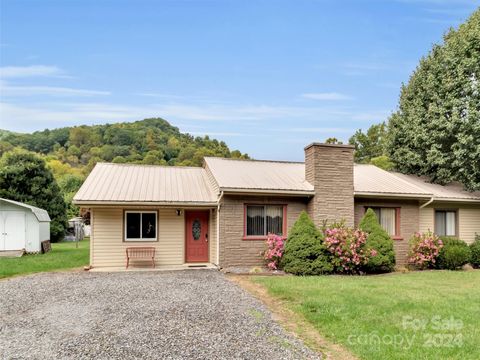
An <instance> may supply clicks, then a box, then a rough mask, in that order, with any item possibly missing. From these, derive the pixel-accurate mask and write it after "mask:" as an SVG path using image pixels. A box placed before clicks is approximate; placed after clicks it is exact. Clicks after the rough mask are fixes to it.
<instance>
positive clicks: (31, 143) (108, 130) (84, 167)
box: [0, 118, 248, 175]
mask: <svg viewBox="0 0 480 360" xmlns="http://www.w3.org/2000/svg"><path fill="white" fill-rule="evenodd" d="M14 147H21V148H24V149H27V150H29V151H33V152H36V153H39V154H42V155H44V156H46V160H47V164H48V163H49V162H50V161H51V160H58V161H60V162H61V163H63V164H66V165H67V166H71V167H72V168H75V169H78V170H80V172H81V173H82V174H83V175H86V174H88V172H89V171H90V170H91V169H92V168H93V166H94V165H95V163H97V162H99V161H107V162H116V163H126V162H128V163H142V164H159V165H180V166H187V165H188V166H200V165H201V164H202V159H203V157H204V156H221V157H235V158H248V155H246V154H242V153H241V152H240V151H238V150H234V151H230V149H229V148H228V146H227V144H225V143H224V142H223V141H218V140H214V139H210V138H209V137H208V136H205V137H193V136H191V135H189V134H183V133H181V132H180V131H179V129H178V128H176V127H174V126H172V125H170V124H169V123H168V122H167V121H166V120H163V119H160V118H155V119H145V120H141V121H136V122H131V123H116V124H106V125H93V126H75V127H64V128H59V129H53V130H48V129H47V130H44V131H37V132H34V133H32V134H19V133H12V132H8V131H4V130H0V155H1V153H3V152H5V151H8V150H11V149H13V148H14Z"/></svg>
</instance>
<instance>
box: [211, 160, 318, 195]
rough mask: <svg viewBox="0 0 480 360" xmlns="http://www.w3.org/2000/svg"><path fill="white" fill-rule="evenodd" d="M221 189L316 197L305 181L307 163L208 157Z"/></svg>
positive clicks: (311, 187)
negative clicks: (302, 194) (312, 195)
mask: <svg viewBox="0 0 480 360" xmlns="http://www.w3.org/2000/svg"><path fill="white" fill-rule="evenodd" d="M205 163H206V164H207V167H208V169H209V170H210V171H211V172H212V175H213V177H214V178H215V180H216V182H217V184H218V186H219V188H220V190H223V191H243V192H248V191H265V192H269V191H272V192H283V193H299V194H301V193H304V194H310V193H312V194H313V190H314V189H313V186H312V184H310V183H309V182H308V181H306V180H305V164H304V163H296V162H286V161H259V160H239V159H223V158H215V157H206V158H205Z"/></svg>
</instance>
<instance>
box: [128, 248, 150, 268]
mask: <svg viewBox="0 0 480 360" xmlns="http://www.w3.org/2000/svg"><path fill="white" fill-rule="evenodd" d="M126 254H127V267H126V268H127V269H128V265H129V264H130V260H134V259H148V260H150V259H151V261H152V267H153V268H154V267H155V248H154V247H152V246H143V247H140V246H136V247H128V248H127V249H126Z"/></svg>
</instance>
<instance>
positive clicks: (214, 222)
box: [74, 143, 480, 268]
mask: <svg viewBox="0 0 480 360" xmlns="http://www.w3.org/2000/svg"><path fill="white" fill-rule="evenodd" d="M353 151H354V149H353V147H352V146H349V145H336V144H320V143H313V144H310V145H308V146H307V147H306V148H305V162H304V163H299V162H283V161H258V160H235V159H222V158H211V157H207V158H205V161H204V165H203V167H202V168H192V167H164V166H148V165H131V164H105V163H99V164H97V165H96V166H95V168H94V169H93V171H92V172H91V174H90V175H89V176H88V178H87V180H86V181H85V183H84V184H83V186H82V187H81V189H80V190H79V191H78V193H77V194H76V195H75V197H74V203H75V204H77V205H79V206H81V207H82V208H88V209H89V210H90V212H91V224H92V233H91V245H90V246H91V251H90V263H91V265H92V266H93V267H108V266H123V265H124V263H125V248H126V247H131V246H146V245H148V246H153V247H155V248H156V254H157V255H156V262H157V265H158V266H162V265H182V266H189V265H197V266H198V265H208V264H214V265H217V266H220V267H222V268H226V267H233V266H258V265H261V264H262V258H261V256H260V252H261V251H262V250H264V248H265V244H264V239H265V236H266V234H267V233H269V232H272V233H277V234H280V235H283V236H287V235H288V231H289V228H290V227H291V226H292V225H293V223H294V222H295V221H296V219H297V218H298V216H299V214H300V212H301V211H303V210H306V211H307V212H308V213H309V215H310V216H311V218H312V219H313V221H314V222H315V223H316V225H318V226H321V225H322V224H323V222H324V221H325V220H328V221H334V220H341V219H344V220H345V222H346V224H347V225H350V226H353V225H358V223H359V221H360V219H361V217H362V215H363V213H364V212H365V210H366V209H367V208H373V210H374V211H375V212H376V213H377V216H378V218H379V219H380V220H379V221H380V222H381V224H382V226H383V227H384V228H385V229H386V230H387V231H388V232H389V234H390V235H391V236H392V237H393V239H394V244H395V249H396V254H397V262H398V263H400V264H401V263H404V262H405V261H406V256H407V249H408V240H409V238H410V237H411V235H412V234H413V233H414V232H416V231H422V232H423V231H427V230H429V229H430V230H432V231H435V232H436V233H437V234H439V235H452V236H458V237H460V238H461V239H463V240H465V241H467V242H472V241H473V240H474V237H475V233H480V193H479V192H477V193H469V192H466V191H463V190H462V188H461V187H460V186H459V185H450V186H440V185H433V184H429V183H427V182H426V181H425V180H424V179H421V178H419V177H417V176H409V175H402V174H398V173H393V172H387V171H384V170H381V169H379V168H377V167H375V166H372V165H355V164H354V161H353Z"/></svg>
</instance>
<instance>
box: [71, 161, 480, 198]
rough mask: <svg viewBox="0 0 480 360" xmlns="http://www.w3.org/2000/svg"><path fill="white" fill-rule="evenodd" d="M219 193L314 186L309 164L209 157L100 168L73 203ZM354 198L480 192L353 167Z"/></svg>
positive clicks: (302, 192) (306, 192)
mask: <svg viewBox="0 0 480 360" xmlns="http://www.w3.org/2000/svg"><path fill="white" fill-rule="evenodd" d="M210 174H211V176H209V175H210ZM212 178H213V181H212ZM213 182H216V184H214V183H213ZM215 185H218V188H217V187H216V186H215ZM219 191H225V192H227V193H228V192H232V193H250V194H251V193H262V194H285V195H298V196H312V195H314V188H313V186H312V184H310V183H309V182H308V181H306V180H305V164H304V163H298V162H282V161H259V160H239V159H223V158H213V157H206V158H205V168H197V167H174V166H155V165H135V164H107V163H98V164H97V165H96V166H95V168H94V169H93V170H92V172H91V173H90V175H89V176H88V178H87V179H86V180H85V182H84V184H83V185H82V187H81V188H80V190H79V191H78V192H77V194H76V195H75V197H74V199H73V200H74V203H75V204H78V205H94V204H111V205H115V204H122V203H129V204H132V205H135V204H139V205H142V204H149V205H153V204H159V205H177V204H178V205H198V206H202V205H205V206H207V205H208V206H213V205H215V204H216V203H217V200H218V192H219ZM354 194H355V196H357V197H358V196H365V197H385V198H410V199H430V198H432V197H433V198H434V199H436V200H445V201H475V202H480V192H475V193H469V192H467V191H464V190H463V189H462V187H461V185H459V184H452V185H447V186H441V185H435V184H430V183H428V182H427V181H426V179H424V178H420V177H418V176H413V175H403V174H399V173H394V172H388V171H385V170H382V169H380V168H378V167H376V166H374V165H361V164H355V166H354Z"/></svg>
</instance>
